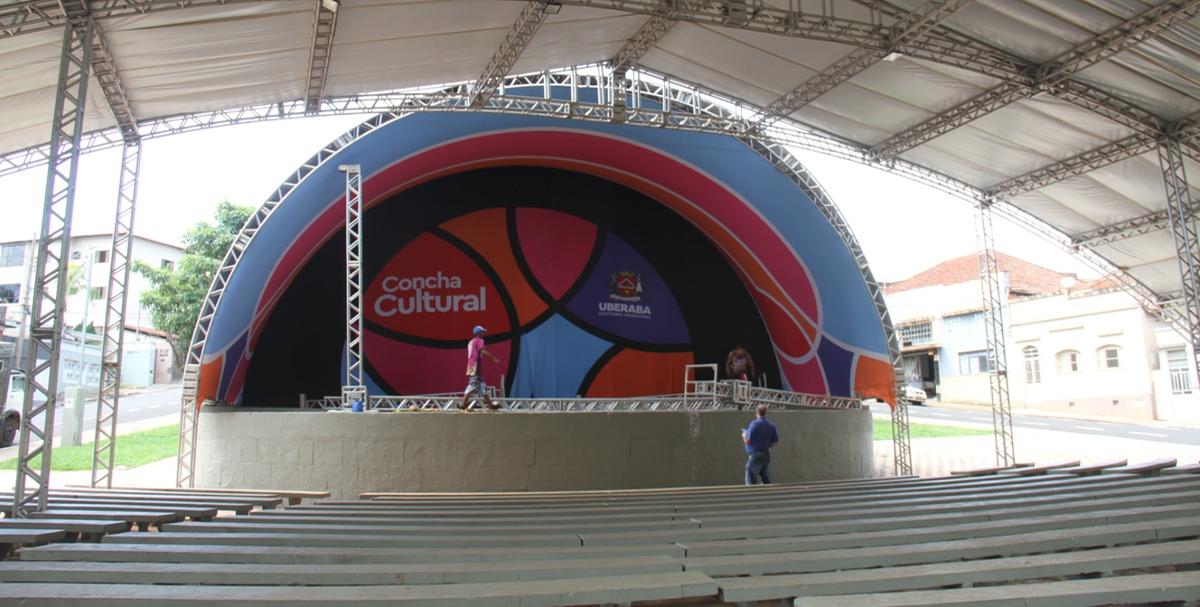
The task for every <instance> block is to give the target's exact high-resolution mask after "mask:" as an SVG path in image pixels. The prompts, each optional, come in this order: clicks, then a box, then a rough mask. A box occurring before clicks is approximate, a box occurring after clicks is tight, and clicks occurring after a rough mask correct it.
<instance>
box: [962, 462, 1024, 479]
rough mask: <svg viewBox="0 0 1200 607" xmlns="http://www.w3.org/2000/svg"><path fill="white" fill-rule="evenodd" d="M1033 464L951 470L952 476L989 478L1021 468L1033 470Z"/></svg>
mask: <svg viewBox="0 0 1200 607" xmlns="http://www.w3.org/2000/svg"><path fill="white" fill-rule="evenodd" d="M1032 467H1033V463H1032V462H1022V463H1017V464H1013V465H1011V466H998V467H994V468H975V469H972V470H951V471H950V475H951V476H989V475H993V474H997V473H1000V472H1015V471H1017V470H1020V469H1021V468H1032Z"/></svg>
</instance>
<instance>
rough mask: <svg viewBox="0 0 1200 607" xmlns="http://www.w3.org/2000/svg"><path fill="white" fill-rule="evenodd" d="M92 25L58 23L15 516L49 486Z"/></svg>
mask: <svg viewBox="0 0 1200 607" xmlns="http://www.w3.org/2000/svg"><path fill="white" fill-rule="evenodd" d="M94 26H95V22H94V21H92V19H91V18H89V17H87V16H72V21H71V24H70V26H69V27H65V28H63V44H62V50H61V57H60V61H59V72H58V87H57V92H56V94H55V101H54V118H53V125H54V127H53V129H52V130H51V133H50V163H49V170H48V171H47V175H46V197H45V200H44V203H43V208H42V225H41V232H40V235H39V237H38V246H37V261H36V265H35V266H34V268H35V270H34V282H33V297H32V300H33V301H32V306H31V307H32V314H31V316H30V323H31V324H30V327H29V338H30V344H29V351H28V352H26V358H25V381H26V384H25V385H26V387H25V402H24V403H22V406H21V437H20V444H19V447H18V455H17V478H16V483H15V486H14V488H13V498H12V516H14V517H25V516H27V515H29V513H30V512H31V511H33V510H43V509H45V507H46V505H47V495H48V490H49V487H50V463H51V454H52V451H53V446H54V443H53V437H54V414H55V412H56V411H57V409H58V370H59V369H58V360H59V354H60V352H61V345H62V330H63V312H64V311H65V306H64V305H63V304H64V302H65V299H66V294H67V264H68V261H67V260H68V254H69V252H70V245H71V214H72V211H73V209H74V206H75V176H76V173H77V171H78V167H79V140H80V137H81V136H82V134H83V116H84V102H85V101H86V99H87V87H88V73H89V70H90V68H91V63H92V51H93V39H92V36H93V33H94ZM42 373H45V374H46V383H45V384H43V383H42V380H41V379H39V378H40V377H41V374H42ZM39 397H40V398H41V399H43V400H42V402H41V403H40V404H38V403H37V399H38V398H39ZM33 440H37V441H39V442H38V444H37V445H36V446H35V445H33V444H31V443H32V441H33ZM39 459H40V461H41V463H40V465H39V467H38V469H34V462H35V460H39Z"/></svg>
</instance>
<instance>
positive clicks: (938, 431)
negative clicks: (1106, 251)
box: [55, 418, 992, 457]
mask: <svg viewBox="0 0 1200 607" xmlns="http://www.w3.org/2000/svg"><path fill="white" fill-rule="evenodd" d="M991 433H992V431H991V430H981V429H979V428H960V427H958V426H936V425H933V424H909V425H908V435H909V438H942V437H947V436H981V435H984V434H991ZM875 440H892V422H891V421H890V420H887V419H880V418H875ZM55 457H58V456H57V455H56V456H55Z"/></svg>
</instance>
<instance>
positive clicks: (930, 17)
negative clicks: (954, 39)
mask: <svg viewBox="0 0 1200 607" xmlns="http://www.w3.org/2000/svg"><path fill="white" fill-rule="evenodd" d="M974 1H975V0H929V1H927V2H926V3H925V4H922V5H921V6H919V7H917V8H915V9H913V10H912V11H911V12H907V13H904V14H903V15H900V16H899V20H898V21H897V23H896V24H895V25H893V26H892V27H891V28H890V34H889V40H890V42H891V44H892V47H893V48H895V47H896V46H898V45H901V44H904V43H906V42H907V41H909V40H911V39H913V38H916V37H917V36H920V35H922V34H926V33H928V32H929V31H930V30H932V29H933V28H935V27H937V26H938V25H940V24H941V22H942V21H944V20H946V19H947V18H948V17H950V16H951V15H953V14H954V13H955V12H957V11H958V10H959V9H961V8H962V7H964V6H966V5H968V4H971V3H972V2H974ZM889 52H890V51H889V50H888V49H887V48H868V47H865V46H859V47H858V48H856V49H854V50H853V51H850V53H849V54H847V55H845V56H844V57H842V58H841V59H838V60H837V61H835V62H834V63H833V64H832V65H830V66H828V67H826V68H825V69H823V70H821V71H820V72H818V73H817V74H816V75H815V76H813V77H812V78H809V79H808V80H806V81H805V82H803V83H802V84H801V85H800V86H798V87H796V88H795V89H793V90H791V91H790V92H788V93H786V94H784V95H783V96H782V97H780V98H778V99H776V100H775V101H772V102H771V103H770V104H768V105H767V106H766V107H765V108H764V109H763V114H764V115H763V116H762V118H761V119H760V120H759V122H758V126H759V127H760V128H761V126H765V125H769V124H772V123H774V122H775V121H777V120H779V119H781V118H784V117H786V116H790V115H791V114H792V113H794V112H796V111H797V110H799V109H801V108H803V107H804V106H806V105H808V104H810V103H812V102H813V101H815V100H816V99H817V98H819V97H820V96H821V95H824V94H825V93H828V92H829V91H832V90H833V89H835V88H837V87H838V86H840V85H841V84H843V83H845V82H847V81H849V80H850V79H851V78H853V77H854V76H856V75H858V74H860V73H862V72H863V71H865V70H866V69H867V68H869V67H871V66H872V65H875V64H876V63H878V62H879V61H881V60H882V59H883V58H884V57H886V56H887V55H888V53H889Z"/></svg>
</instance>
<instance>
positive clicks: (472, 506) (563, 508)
mask: <svg viewBox="0 0 1200 607" xmlns="http://www.w3.org/2000/svg"><path fill="white" fill-rule="evenodd" d="M954 480H957V481H959V482H955V483H944V484H943V483H939V484H937V485H934V486H931V487H928V488H912V487H902V488H895V489H891V490H881V491H874V492H872V491H864V492H858V491H855V492H851V493H835V494H826V493H820V492H804V491H799V492H797V491H788V492H781V493H777V494H774V495H772V496H767V495H766V494H763V495H757V494H752V493H749V492H747V493H746V494H743V495H741V496H739V497H722V498H716V499H713V500H704V501H698V500H686V499H683V498H678V499H676V500H665V501H659V502H656V503H654V504H652V505H651V504H645V503H638V504H627V503H625V502H616V503H609V502H603V503H592V504H587V505H586V506H585V507H587V508H592V509H603V510H605V511H609V512H618V511H620V512H640V511H642V509H645V508H670V507H673V508H674V509H675V510H676V511H677V512H680V513H683V512H689V513H690V512H693V511H696V510H700V509H704V508H712V507H720V508H725V507H729V508H738V507H742V508H752V509H755V510H758V509H760V508H762V507H764V506H765V507H770V506H769V504H771V503H772V502H774V503H777V504H787V505H789V506H792V505H805V504H843V503H846V502H850V503H866V502H871V501H873V502H877V503H891V502H894V501H896V500H897V499H901V498H907V497H944V496H952V495H974V494H980V493H984V492H988V493H990V492H994V491H996V490H997V489H1000V488H1002V487H1010V488H1012V489H1013V490H1014V491H1025V490H1027V489H1028V488H1029V487H1035V486H1036V487H1047V488H1048V487H1062V486H1069V485H1075V484H1076V483H1081V482H1082V483H1087V484H1088V486H1094V485H1091V484H1090V483H1108V482H1113V483H1116V482H1121V481H1122V480H1123V479H1121V478H1117V477H1098V478H1088V479H1078V478H1072V477H1068V476H1065V475H1058V476H1055V477H1051V478H1033V479H1021V478H1018V477H1012V476H1007V475H1005V476H999V477H972V478H968V477H954ZM1031 481H1037V482H1036V483H1032V484H1031ZM344 504H345V505H350V504H353V503H352V502H333V503H322V504H318V505H317V506H316V507H339V506H341V505H344ZM360 504H379V505H377V506H374V507H376V508H381V509H389V510H395V511H408V512H411V513H413V514H428V515H436V516H439V517H452V516H479V515H480V514H485V513H487V514H492V515H494V514H500V513H517V512H524V513H527V515H528V516H542V515H545V514H547V513H551V512H555V511H558V512H568V513H573V512H577V511H578V510H579V508H580V506H579V505H562V504H550V505H545V504H538V503H534V502H531V503H529V504H526V505H522V506H490V505H486V504H479V503H476V502H474V501H469V500H460V501H459V502H458V503H457V505H455V504H444V505H441V506H436V507H433V506H404V505H399V506H393V505H384V502H381V501H376V502H361V503H360ZM355 507H359V506H355ZM362 507H363V508H370V507H371V506H362Z"/></svg>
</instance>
